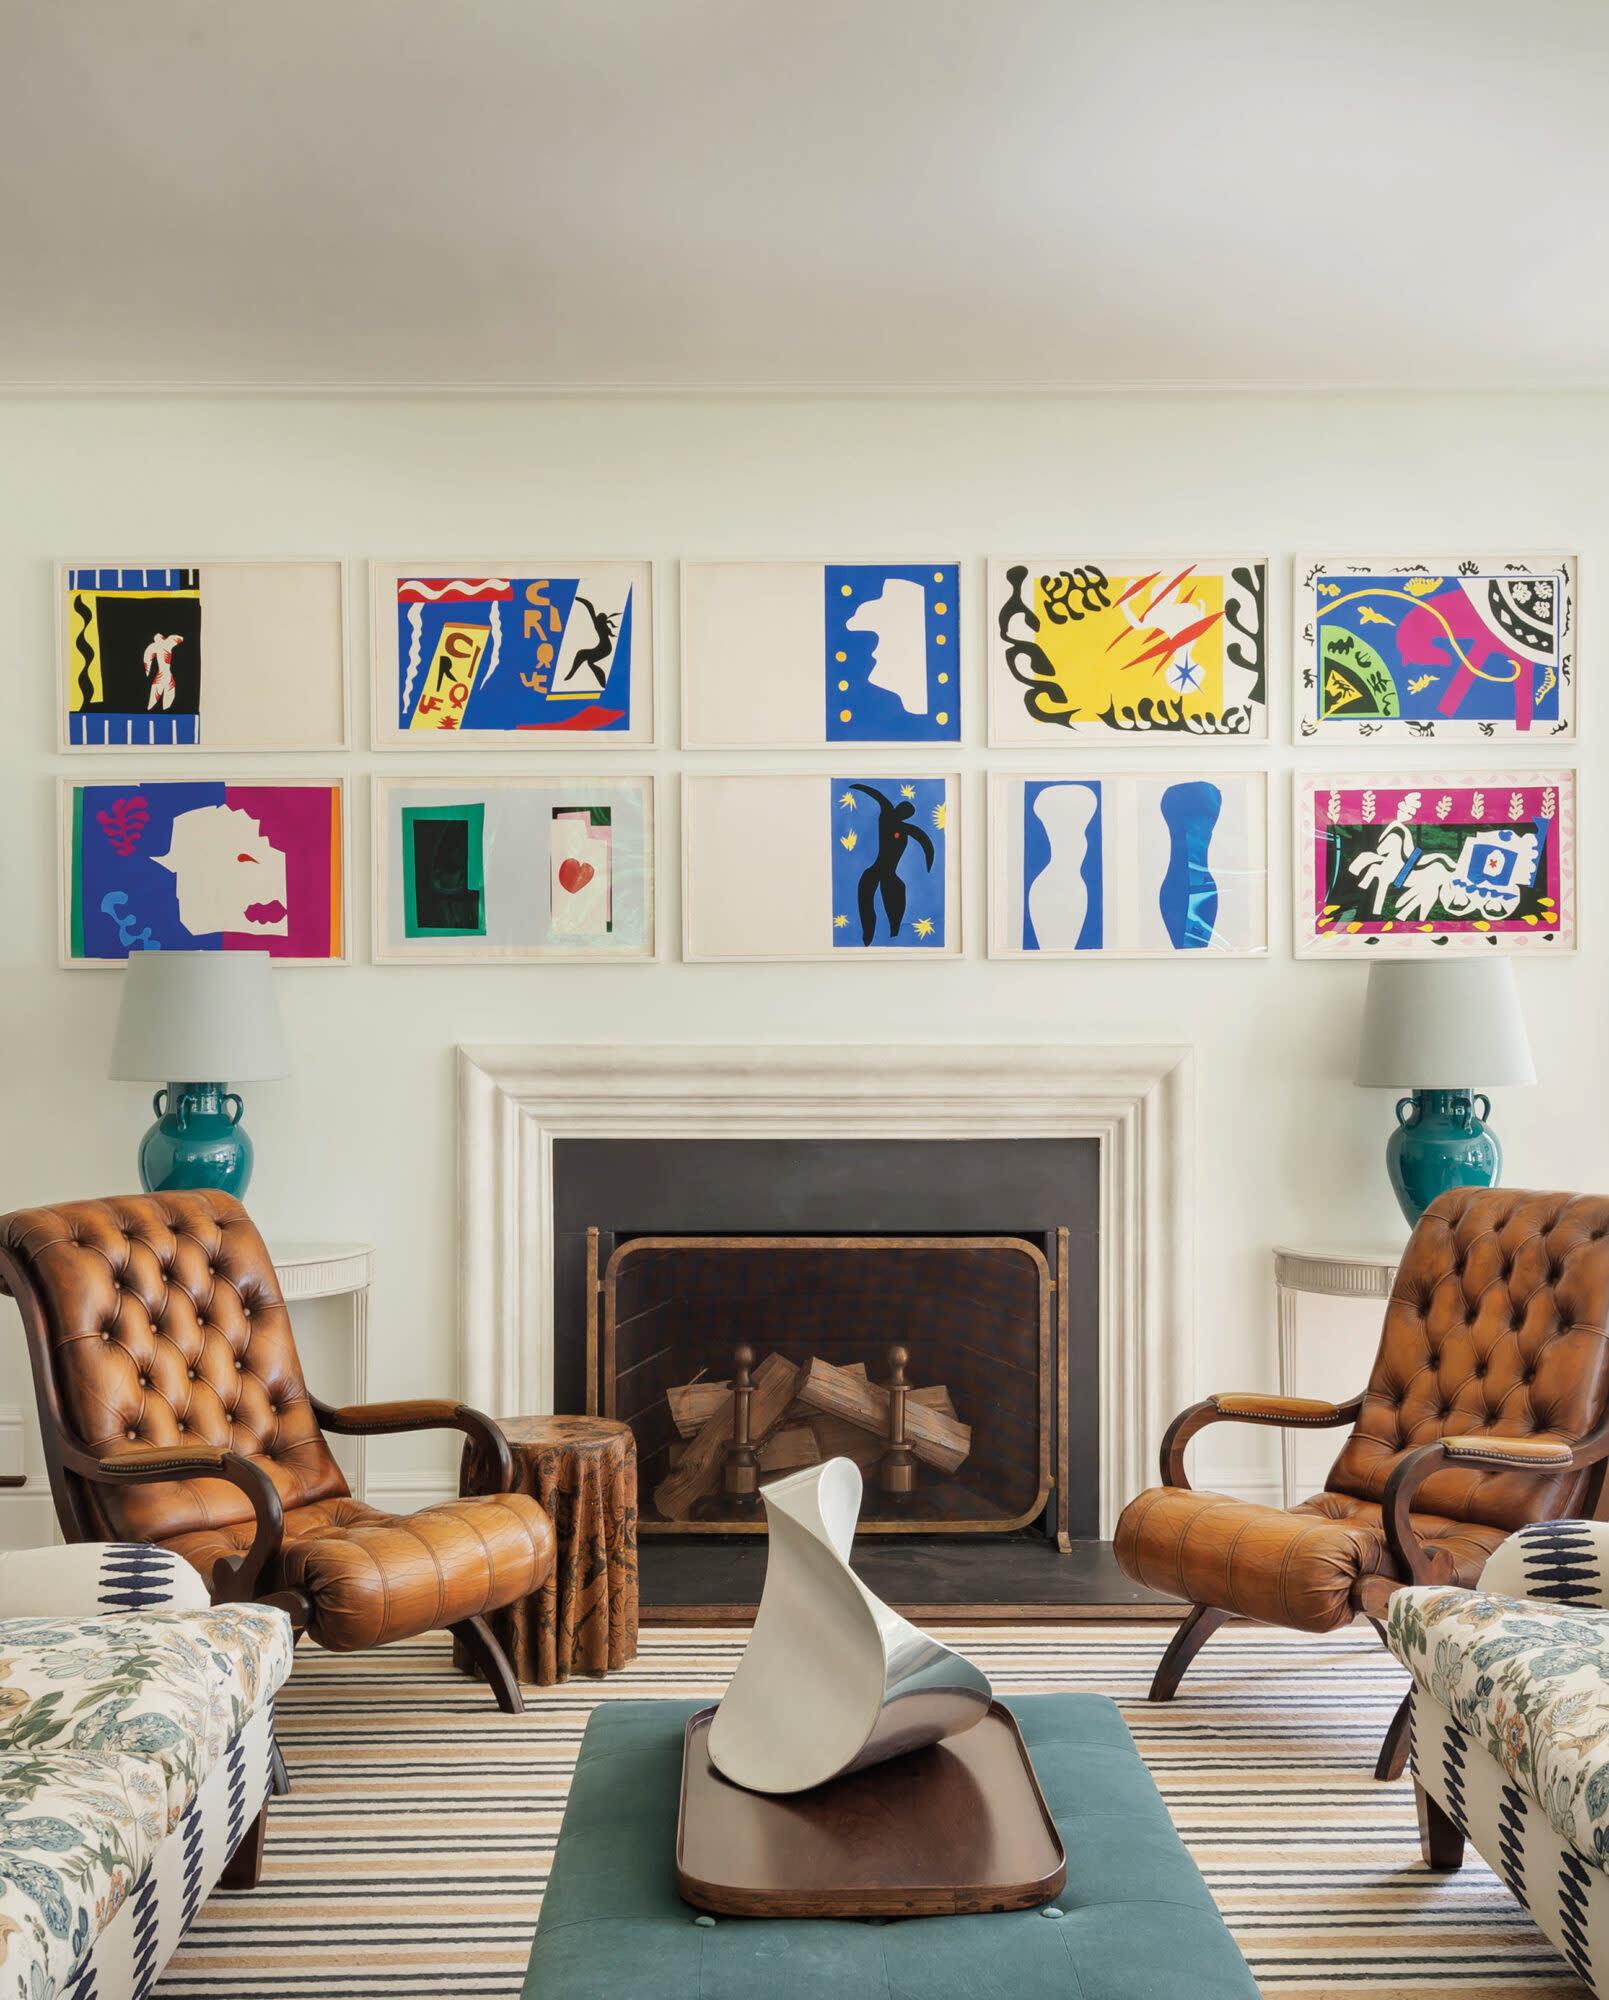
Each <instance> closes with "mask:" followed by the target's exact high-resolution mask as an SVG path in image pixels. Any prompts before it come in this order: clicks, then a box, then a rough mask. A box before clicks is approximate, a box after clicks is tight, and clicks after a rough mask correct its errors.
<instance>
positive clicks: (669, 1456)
mask: <svg viewBox="0 0 1609 2000" xmlns="http://www.w3.org/2000/svg"><path fill="white" fill-rule="evenodd" d="M595 1240H596V1239H595V1238H594V1241H595ZM1054 1292H1055V1285H1054V1283H1053V1281H1052V1277H1051V1273H1050V1270H1049V1267H1048V1265H1047V1263H1046V1260H1045V1257H1044V1254H1043V1252H1042V1251H1041V1250H1040V1249H1039V1248H1038V1246H1037V1245H1036V1244H1034V1243H1032V1242H1029V1241H1027V1240H1025V1239H1024V1238H1020V1237H1011V1236H967V1237H960V1236H957V1237H932V1236H928V1237H811V1236H780V1237H778V1236H734V1237H712V1236H642V1237H637V1238H635V1239H634V1240H631V1241H628V1242H626V1243H623V1244H621V1245H620V1247H619V1248H617V1249H616V1250H615V1251H614V1253H613V1255H612V1256H610V1258H609V1260H608V1263H607V1265H606V1266H605V1268H604V1269H603V1270H602V1272H600V1273H598V1275H597V1280H596V1282H595V1283H594V1284H593V1285H592V1286H591V1287H589V1294H590V1299H591V1311H590V1313H589V1319H588V1356H589V1382H590V1383H592V1384H595V1385H596V1391H595V1394H594V1396H593V1398H592V1400H593V1401H594V1406H595V1407H596V1405H597V1404H598V1403H601V1406H602V1409H603V1413H604V1415H605V1416H611V1417H618V1418H623V1419H624V1420H625V1421H626V1422H628V1423H629V1424H630V1425H631V1427H632V1430H633V1432H634V1433H635V1435H636V1439H637V1450H638V1462H639V1482H638V1488H639V1492H640V1494H641V1496H642V1499H641V1516H640V1526H641V1529H642V1531H643V1532H644V1533H646V1534H689V1533H691V1534H733V1533H737V1534H744V1533H749V1534H752V1533H761V1532H763V1531H764V1519H763V1514H762V1513H760V1512H758V1511H757V1510H756V1508H755V1507H754V1505H753V1503H752V1502H743V1501H741V1500H735V1499H733V1498H731V1497H730V1496H729V1495H728V1494H727V1492H726V1491H725V1490H724V1486H723V1484H722V1482H721V1480H720V1479H718V1478H715V1477H713V1475H711V1477H710V1479H709V1480H708V1481H707V1490H700V1491H699V1492H698V1495H697V1499H696V1502H688V1501H687V1500H686V1499H685V1489H686V1487H687V1475H686V1474H685V1473H683V1475H682V1477H681V1479H680V1481H679V1482H676V1484H677V1486H678V1487H679V1489H681V1494H682V1496H683V1497H682V1498H681V1499H680V1500H679V1502H678V1504H677V1505H676V1506H675V1507H674V1510H673V1512H671V1513H669V1514H667V1513H666V1512H664V1511H662V1510H661V1506H660V1505H659V1504H658V1496H660V1495H661V1494H663V1495H666V1496H667V1500H666V1504H667V1505H669V1504H670V1502H669V1499H668V1495H669V1494H670V1492H671V1491H672V1490H673V1489H672V1487H670V1486H667V1485H666V1481H667V1480H668V1479H669V1478H670V1476H671V1475H672V1474H673V1473H676V1472H677V1471H678V1468H679V1467H681V1466H683V1465H684V1464H685V1462H686V1457H687V1453H688V1451H689V1449H690V1448H692V1443H693V1440H694V1439H695V1438H696V1435H697V1431H698V1430H699V1429H702V1428H703V1427H704V1425H706V1424H708V1423H709V1422H710V1416H711V1415H713V1416H714V1417H715V1418H716V1419H717V1420H718V1421H717V1423H716V1425H715V1426H714V1428H713V1430H712V1432H711V1435H710V1436H709V1437H706V1440H705V1446H704V1450H705V1453H706V1455H707V1454H708V1452H709V1449H710V1445H711V1442H712V1440H713V1439H715V1438H716V1437H717V1436H718V1441H719V1446H720V1452H721V1454H722V1455H724V1453H725V1451H726V1436H725V1433H724V1431H723V1430H722V1428H721V1426H722V1424H729V1423H730V1420H731V1408H730V1401H728V1403H727V1405H726V1407H725V1414H724V1417H723V1415H722V1405H721V1403H720V1400H719V1385H722V1384H725V1383H728V1382H730V1381H731V1380H732V1379H733V1378H734V1373H735V1362H734V1355H735V1351H736V1349H737V1348H739V1347H740V1346H747V1347H748V1348H749V1349H751V1350H752V1354H753V1357H754V1367H755V1371H756V1375H757V1378H758V1379H763V1380H767V1381H769V1382H771V1383H773V1384H775V1383H778V1382H786V1381H787V1380H788V1379H789V1378H788V1377H787V1375H786V1371H784V1370H782V1369H781V1368H780V1367H779V1365H778V1364H777V1363H776V1362H770V1363H769V1372H767V1369H768V1357H771V1356H779V1357H781V1360H782V1361H784V1362H787V1363H791V1364H792V1365H793V1366H794V1367H795V1368H797V1369H798V1370H799V1371H800V1375H799V1377H798V1378H797V1382H798V1385H799V1386H800V1387H801V1389H804V1388H808V1387H809V1386H810V1384H811V1377H810V1371H809V1364H811V1363H812V1362H815V1363H817V1364H819V1365H818V1367H817V1369H816V1371H815V1376H814V1379H815V1380H816V1381H821V1380H824V1379H825V1380H831V1381H838V1382H840V1383H843V1384H845V1385H847V1386H850V1387H852V1386H853V1385H852V1384H850V1383H849V1377H852V1376H857V1375H860V1374H861V1371H864V1375H863V1378H862V1379H863V1380H864V1381H865V1382H867V1383H869V1384H871V1385H873V1387H874V1389H883V1388H886V1386H887V1384H888V1383H889V1381H890V1379H891V1373H892V1368H893V1363H892V1362H891V1360H890V1353H891V1350H892V1349H894V1348H896V1347H902V1348H904V1349H905V1350H906V1353H907V1355H908V1361H907V1363H906V1366H905V1370H904V1374H905V1380H906V1381H907V1383H908V1384H909V1389H910V1392H911V1397H912V1399H913V1400H925V1401H926V1402H927V1405H928V1407H930V1408H939V1409H943V1408H944V1407H945V1405H944V1403H943V1400H942V1399H941V1398H940V1395H939V1392H940V1391H941V1390H942V1391H946V1392H947V1396H948V1409H949V1411H950V1412H951V1414H952V1417H953V1421H954V1422H955V1423H956V1424H958V1425H960V1426H964V1427H965V1431H966V1432H968V1433H970V1435H969V1437H967V1438H966V1440H965V1442H966V1450H965V1456H964V1459H963V1460H962V1461H961V1462H960V1463H959V1464H956V1465H954V1466H946V1465H940V1464H935V1463H931V1462H924V1461H923V1459H922V1456H921V1454H920V1451H919V1452H918V1457H917V1464H916V1476H915V1481H914V1487H913V1490H912V1491H911V1492H910V1493H909V1494H905V1495H899V1494H894V1493H889V1492H885V1491H884V1490H883V1486H882V1483H881V1479H880V1474H881V1469H882V1468H881V1452H882V1442H881V1440H880V1439H879V1437H878V1436H877V1435H876V1434H875V1433H874V1429H873V1426H872V1425H871V1423H870V1422H869V1421H867V1420H866V1419H865V1416H864V1412H862V1413H861V1421H862V1423H863V1428H862V1429H861V1430H860V1431H859V1432H856V1431H854V1430H853V1429H849V1428H845V1424H844V1420H843V1419H842V1417H840V1418H839V1419H838V1420H837V1424H836V1427H835V1426H834V1424H833V1423H832V1422H828V1423H825V1424H823V1423H821V1422H820V1421H819V1419H820V1418H821V1417H822V1416H823V1415H824V1414H825V1413H824V1412H823V1411H822V1410H821V1409H820V1408H819V1407H817V1406H815V1405H812V1404H810V1403H808V1402H806V1401H804V1400H802V1399H795V1398H794V1397H792V1396H791V1395H790V1398H789V1401H788V1403H787V1405H786V1407H785V1408H784V1409H783V1410H782V1412H781V1414H780V1416H775V1415H773V1416H772V1419H771V1421H770V1422H769V1423H768V1424H767V1425H766V1427H765V1436H766V1439H767V1440H769V1442H768V1443H767V1444H766V1445H765V1448H764V1449H763V1450H762V1451H761V1464H762V1468H764V1467H766V1466H767V1463H768V1460H769V1462H770V1470H771V1471H772V1472H774V1471H776V1470H777V1469H779V1465H780V1464H798V1463H809V1462H810V1459H809V1456H808V1454H809V1452H810V1451H811V1450H812V1449H813V1448H815V1447H814V1446H813V1444H812V1439H813V1438H814V1437H816V1436H818V1435H819V1437H820V1439H821V1440H822V1443H823V1444H824V1446H825V1449H824V1450H823V1451H822V1455H823V1456H831V1455H832V1453H833V1452H834V1451H835V1450H845V1449H848V1450H850V1451H851V1453H852V1455H854V1456H856V1457H857V1460H858V1462H859V1463H860V1465H861V1468H862V1472H863V1475H864V1478H865V1482H866V1499H865V1505H864V1507H863V1509H862V1513H861V1529H862V1532H865V1533H870V1534H900V1533H923V1534H933V1533H943V1532H955V1533H959V1532H966V1533H973V1534H976V1533H979V1532H989V1531H995V1532H1006V1531H1010V1530H1015V1529H1018V1528H1021V1527H1025V1526H1026V1525H1027V1524H1028V1523H1030V1522H1031V1521H1033V1520H1035V1519H1036V1518H1037V1517H1038V1516H1039V1515H1040V1513H1041V1512H1042V1510H1043V1509H1044V1507H1045V1503H1046V1500H1047V1497H1048V1496H1049V1493H1050V1490H1051V1483H1052V1475H1051V1437H1052V1424H1053V1415H1054V1410H1053V1405H1054V1402H1055V1397H1056V1390H1055V1377H1056V1369H1057V1362H1056V1358H1055V1350H1059V1347H1060V1345H1061V1343H1060V1342H1059V1341H1057V1342H1053V1338H1052V1321H1053V1313H1052V1301H1053V1296H1054ZM600 1307H601V1314H600ZM1057 1317H1059V1315H1058V1316H1057ZM600 1318H601V1326H600ZM832 1371H847V1373H846V1374H833V1373H832ZM688 1385H695V1386H697V1387H698V1388H699V1390H700V1394H701V1396H702V1401H701V1402H700V1403H699V1404H698V1405H697V1406H696V1407H697V1411H698V1413H699V1414H698V1421H697V1423H696V1424H695V1423H692V1422H691V1421H690V1420H689V1408H690V1405H691V1404H692V1398H691V1397H687V1396H681V1397H680V1398H679V1412H678V1408H673V1402H672V1397H671V1393H670V1392H672V1391H677V1392H682V1391H684V1390H685V1389H686V1388H687V1386H688ZM771 1401H772V1403H774V1402H775V1394H773V1395H772V1398H771ZM759 1402H760V1398H759V1395H758V1393H757V1395H756V1404H755V1407H758V1406H759ZM885 1407H886V1402H885ZM706 1408H707V1410H708V1412H709V1413H710V1414H704V1412H705V1410H706ZM678 1413H679V1415H680V1418H681V1425H682V1427H681V1428H679V1427H678ZM949 1435H950V1437H951V1438H952V1439H953V1437H954V1435H955V1433H953V1432H951V1433H950V1434H949ZM755 1443H756V1445H759V1444H761V1437H760V1435H759V1434H758V1432H757V1433H756V1437H755ZM801 1453H802V1454H803V1456H801ZM953 1455H954V1453H953V1451H952V1452H951V1453H950V1456H951V1457H953ZM941 1456H942V1454H941ZM764 1476H765V1472H764V1471H762V1481H763V1478H764Z"/></svg>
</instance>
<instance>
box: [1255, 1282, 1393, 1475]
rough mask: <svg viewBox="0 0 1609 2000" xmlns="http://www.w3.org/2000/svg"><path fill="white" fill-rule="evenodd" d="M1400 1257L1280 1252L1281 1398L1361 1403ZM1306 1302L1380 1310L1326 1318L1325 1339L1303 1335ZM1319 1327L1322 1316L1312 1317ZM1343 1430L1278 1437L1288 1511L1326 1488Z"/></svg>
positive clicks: (1319, 1335) (1290, 1432) (1314, 1334)
mask: <svg viewBox="0 0 1609 2000" xmlns="http://www.w3.org/2000/svg"><path fill="white" fill-rule="evenodd" d="M1401 1262H1402V1251H1401V1250H1400V1249H1398V1250H1311V1249H1299V1250H1298V1249H1284V1248H1276V1249H1275V1251H1274V1292H1275V1296H1276V1298H1277V1299H1278V1301H1279V1392H1280V1394H1281V1395H1282V1396H1316V1397H1318V1398H1319V1399H1320V1400H1321V1401H1323V1402H1329V1403H1342V1402H1345V1401H1346V1399H1347V1398H1348V1397H1349V1396H1355V1395H1356V1394H1357V1393H1358V1391H1359V1390H1360V1389H1361V1388H1362V1387H1363V1386H1364V1384H1365V1383H1366V1382H1367V1381H1368V1379H1369V1371H1370V1369H1371V1368H1372V1367H1373V1366H1374V1357H1375V1353H1376V1351H1377V1349H1378V1348H1379V1345H1380V1321H1381V1319H1382V1318H1383V1316H1384V1310H1385V1305H1384V1302H1385V1301H1386V1300H1387V1299H1388V1298H1390V1296H1391V1287H1392V1284H1393V1282H1394V1281H1395V1279H1396V1275H1397V1266H1398V1265H1399V1264H1400V1263H1401ZM1303 1294H1306V1295H1307V1296H1308V1297H1318V1298H1324V1299H1356V1300H1358V1301H1360V1302H1367V1301H1379V1306H1378V1309H1377V1310H1373V1311H1370V1310H1366V1309H1364V1307H1363V1305H1362V1304H1361V1303H1360V1309H1359V1310H1358V1311H1356V1312H1351V1313H1347V1312H1335V1311H1327V1312H1325V1313H1324V1314H1323V1315H1322V1321H1323V1327H1322V1332H1318V1331H1315V1330H1314V1329H1313V1328H1312V1327H1310V1328H1309V1330H1308V1332H1307V1334H1306V1335H1305V1336H1304V1334H1303V1332H1302V1324H1301V1323H1302V1314H1301V1313H1300V1312H1298V1310H1297V1304H1296V1302H1297V1299H1298V1298H1299V1297H1301V1296H1302V1295H1303ZM1310 1317H1311V1318H1313V1319H1318V1318H1319V1317H1320V1315H1317V1314H1315V1315H1311V1316H1310ZM1345 1436H1346V1432H1345V1431H1344V1430H1333V1431H1330V1430H1320V1431H1298V1430H1288V1431H1282V1432H1281V1433H1280V1446H1281V1455H1282V1458H1283V1468H1282V1469H1283V1473H1284V1486H1285V1505H1286V1506H1287V1507H1289V1506H1291V1505H1292V1504H1293V1503H1294V1502H1295V1501H1297V1500H1301V1499H1303V1498H1305V1497H1306V1495H1307V1494H1309V1493H1316V1492H1318V1490H1319V1489H1320V1488H1321V1487H1322V1486H1323V1484H1324V1477H1325V1474H1326V1473H1327V1472H1328V1471H1329V1469H1330V1466H1331V1465H1332V1464H1333V1463H1334V1461H1335V1455H1336V1453H1337V1452H1338V1451H1339V1450H1340V1449H1341V1443H1342V1440H1343V1439H1344V1438H1345Z"/></svg>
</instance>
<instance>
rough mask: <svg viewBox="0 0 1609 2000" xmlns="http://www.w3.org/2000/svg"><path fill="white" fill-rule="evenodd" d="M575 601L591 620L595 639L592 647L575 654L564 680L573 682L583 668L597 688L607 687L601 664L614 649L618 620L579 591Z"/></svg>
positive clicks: (614, 614) (613, 614) (607, 681)
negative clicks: (590, 672)
mask: <svg viewBox="0 0 1609 2000" xmlns="http://www.w3.org/2000/svg"><path fill="white" fill-rule="evenodd" d="M575 601H576V603H577V604H580V605H583V606H585V608H586V613H587V616H588V617H589V618H590V619H591V620H592V629H593V632H594V633H595V634H596V638H595V639H594V642H593V643H592V645H590V646H587V647H584V648H583V649H582V650H581V651H580V652H578V653H577V654H576V656H575V658H574V659H573V660H572V661H571V662H570V671H569V672H568V673H567V674H566V675H565V677H564V678H565V680H566V681H567V682H568V681H573V680H574V679H575V677H576V675H577V674H578V673H580V671H581V669H582V668H583V667H590V668H591V669H592V677H593V679H594V680H595V681H596V682H597V683H598V685H599V687H607V686H608V684H609V676H608V675H607V674H606V673H605V672H604V671H603V663H604V661H605V660H607V659H608V657H609V655H610V654H611V653H612V652H613V651H614V649H615V628H616V627H617V626H618V625H619V623H620V618H619V616H618V615H617V614H616V613H615V612H613V611H600V610H599V609H598V607H597V606H596V605H595V604H594V603H593V602H592V601H591V599H590V598H586V597H583V596H582V595H581V593H580V592H579V591H577V593H576V599H575Z"/></svg>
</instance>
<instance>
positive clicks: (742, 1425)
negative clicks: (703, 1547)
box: [722, 1345, 760, 1500]
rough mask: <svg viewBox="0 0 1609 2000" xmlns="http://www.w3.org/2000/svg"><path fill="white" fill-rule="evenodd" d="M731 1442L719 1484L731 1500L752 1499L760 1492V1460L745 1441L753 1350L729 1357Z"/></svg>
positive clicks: (738, 1351)
mask: <svg viewBox="0 0 1609 2000" xmlns="http://www.w3.org/2000/svg"><path fill="white" fill-rule="evenodd" d="M732 1364H733V1365H732V1443H731V1446H730V1448H729V1449H728V1451H727V1454H726V1467H725V1471H724V1472H723V1474H722V1483H723V1484H724V1486H725V1488H726V1491H727V1494H728V1495H729V1496H730V1498H732V1499H733V1500H753V1499H754V1498H755V1497H756V1496H757V1495H758V1493H759V1491H760V1461H759V1458H758V1456H757V1455H756V1453H755V1449H754V1446H753V1444H752V1443H751V1442H750V1439H749V1405H750V1404H751V1403H752V1402H753V1401H754V1376H753V1374H752V1372H751V1371H752V1369H753V1367H754V1349H753V1348H752V1347H749V1346H746V1345H745V1346H743V1347H740V1348H738V1350H737V1352H736V1353H735V1354H734V1355H733V1356H732Z"/></svg>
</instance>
